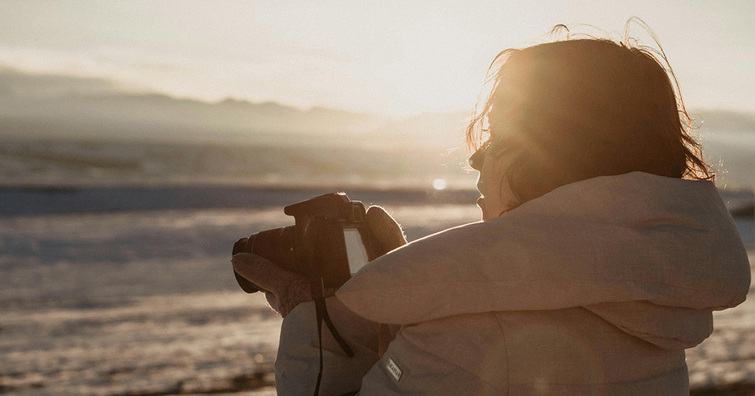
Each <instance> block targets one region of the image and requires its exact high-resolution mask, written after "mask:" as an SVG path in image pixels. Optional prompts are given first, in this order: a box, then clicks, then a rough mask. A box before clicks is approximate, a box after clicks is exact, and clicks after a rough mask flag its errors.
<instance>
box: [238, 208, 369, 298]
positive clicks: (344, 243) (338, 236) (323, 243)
mask: <svg viewBox="0 0 755 396" xmlns="http://www.w3.org/2000/svg"><path fill="white" fill-rule="evenodd" d="M283 212H284V213H286V214H287V215H289V216H293V217H294V224H295V225H293V226H288V227H280V228H275V229H272V230H266V231H261V232H258V233H256V234H253V235H251V236H250V237H249V238H241V239H239V240H238V241H237V242H236V243H235V244H234V245H233V254H236V253H242V252H246V253H254V254H256V255H258V256H262V257H264V258H266V259H268V260H270V261H271V262H272V263H274V264H275V265H277V266H279V267H281V268H283V269H285V270H287V271H291V272H295V273H299V274H302V275H304V276H306V277H308V278H310V279H312V280H314V281H316V280H318V279H320V278H321V279H322V286H323V290H328V289H337V288H338V287H340V286H341V285H343V284H344V283H345V282H346V281H347V280H349V278H351V275H352V274H354V273H356V272H357V271H359V269H360V268H362V266H364V265H365V264H367V262H369V261H370V260H372V259H373V258H375V257H377V256H378V255H379V254H378V251H377V250H378V247H377V244H376V243H375V242H374V238H373V236H372V233H371V231H370V229H369V227H368V226H367V223H366V222H365V209H364V205H363V204H362V203H361V202H359V201H351V200H349V197H347V196H346V194H344V193H331V194H325V195H321V196H319V197H315V198H312V199H309V200H306V201H302V202H298V203H295V204H293V205H289V206H286V207H285V208H284V209H283ZM234 274H235V275H236V281H237V282H238V283H239V286H241V288H242V289H243V290H244V291H245V292H247V293H254V292H257V291H260V290H262V289H260V287H258V286H257V285H255V284H254V283H252V282H250V281H249V280H247V279H246V278H244V277H242V276H241V275H239V274H238V273H237V272H236V271H234ZM262 291H264V290H262Z"/></svg>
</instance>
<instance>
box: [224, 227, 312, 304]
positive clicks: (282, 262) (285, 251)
mask: <svg viewBox="0 0 755 396" xmlns="http://www.w3.org/2000/svg"><path fill="white" fill-rule="evenodd" d="M294 246H295V233H294V226H288V227H280V228H275V229H272V230H265V231H260V232H258V233H256V234H252V235H251V236H250V237H249V238H241V239H239V240H238V241H236V243H235V244H234V245H233V254H237V253H254V254H256V255H258V256H260V257H264V258H266V259H268V260H270V261H271V262H272V263H273V264H275V265H277V266H279V267H281V268H283V269H285V270H287V271H291V272H297V271H298V268H297V265H296V264H297V263H296V254H295V252H294ZM234 274H235V275H236V281H237V282H238V283H239V286H241V289H243V290H244V291H245V292H247V293H254V292H258V291H260V290H261V289H260V288H259V287H258V286H257V285H255V284H254V283H252V282H250V281H249V280H247V279H246V278H244V277H242V276H241V275H239V274H238V273H237V272H236V271H234Z"/></svg>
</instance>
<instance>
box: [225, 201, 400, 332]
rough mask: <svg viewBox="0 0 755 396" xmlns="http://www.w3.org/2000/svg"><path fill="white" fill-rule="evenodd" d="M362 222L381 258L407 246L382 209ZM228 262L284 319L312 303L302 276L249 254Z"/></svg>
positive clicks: (374, 208) (374, 209)
mask: <svg viewBox="0 0 755 396" xmlns="http://www.w3.org/2000/svg"><path fill="white" fill-rule="evenodd" d="M365 221H366V222H367V226H368V227H369V228H370V230H371V231H372V235H373V236H374V237H375V239H376V241H377V244H378V247H379V249H378V253H379V255H380V256H382V255H383V254H385V253H387V252H389V251H391V250H393V249H395V248H397V247H399V246H402V245H404V244H406V238H405V237H404V234H403V232H402V231H401V226H399V224H398V223H397V222H396V220H394V219H393V217H391V215H390V214H388V212H386V211H385V209H383V208H381V207H379V206H371V207H370V208H369V209H368V210H367V213H366V215H365ZM231 263H233V269H234V270H235V271H236V272H237V273H238V274H239V275H241V276H242V277H244V278H246V279H247V280H249V281H250V282H252V283H254V284H255V285H257V286H258V287H259V288H260V289H262V290H263V291H264V292H265V298H266V299H267V303H268V305H270V308H272V309H273V310H274V311H275V312H278V313H279V314H280V315H281V316H282V317H284V318H285V317H286V315H288V313H289V312H291V310H293V309H294V308H295V307H296V306H297V305H299V304H300V303H303V302H307V301H311V300H312V289H311V285H310V281H309V279H308V278H307V277H305V276H304V275H300V274H297V273H294V272H289V271H286V270H284V269H282V268H281V267H279V266H277V265H275V264H273V263H272V262H270V260H268V259H266V258H264V257H261V256H258V255H256V254H252V253H237V254H235V255H234V256H233V258H232V259H231ZM329 296H330V295H326V296H325V297H329Z"/></svg>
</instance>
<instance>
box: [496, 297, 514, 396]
mask: <svg viewBox="0 0 755 396" xmlns="http://www.w3.org/2000/svg"><path fill="white" fill-rule="evenodd" d="M494 315H495V322H496V323H497V324H498V328H499V329H500V330H501V338H502V339H503V352H504V354H505V357H506V394H507V395H508V394H510V393H511V389H510V388H511V375H510V367H511V362H509V344H508V342H506V332H505V331H504V330H503V324H501V319H500V318H499V317H498V312H496V313H495V314H494Z"/></svg>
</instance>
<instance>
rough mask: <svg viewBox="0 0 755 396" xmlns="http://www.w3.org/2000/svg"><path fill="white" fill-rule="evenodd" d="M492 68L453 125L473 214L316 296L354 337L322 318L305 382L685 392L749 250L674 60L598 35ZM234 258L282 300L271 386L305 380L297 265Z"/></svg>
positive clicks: (388, 234) (305, 319)
mask: <svg viewBox="0 0 755 396" xmlns="http://www.w3.org/2000/svg"><path fill="white" fill-rule="evenodd" d="M661 54H662V53H661ZM661 56H662V55H661ZM661 59H664V60H665V58H663V57H661ZM490 70H491V74H490V75H491V81H492V84H493V86H492V89H491V91H490V92H491V93H490V95H489V96H488V97H487V98H486V100H485V101H484V102H483V103H482V105H481V106H480V107H479V111H478V112H477V113H476V114H475V116H474V117H473V119H472V121H471V123H470V125H469V127H468V129H467V141H468V143H470V145H472V146H474V147H475V148H476V149H477V151H476V152H475V153H474V154H473V155H472V157H471V158H470V163H471V165H472V167H473V168H475V169H477V170H478V171H480V177H479V183H478V189H479V190H480V193H481V194H482V197H481V199H480V200H479V201H478V204H479V205H480V207H481V209H482V214H483V216H482V217H483V221H482V222H478V223H473V224H467V225H464V226H461V227H457V228H453V229H450V230H446V231H444V232H441V233H438V234H435V235H431V236H429V237H426V238H423V239H420V240H418V241H415V242H412V243H410V244H407V245H405V246H403V247H401V248H399V249H396V250H393V251H391V252H390V253H388V254H386V255H384V256H382V257H380V258H378V259H376V260H374V261H373V262H372V263H370V264H369V265H367V266H366V267H365V268H364V269H363V270H362V271H360V272H359V273H358V274H357V275H355V276H354V277H353V278H352V279H351V280H350V281H349V282H347V283H346V284H345V285H344V286H343V287H342V288H341V289H340V290H339V291H338V292H337V293H336V297H333V298H330V299H328V304H329V309H330V311H331V316H332V317H333V321H334V322H335V323H336V327H337V328H338V329H339V331H340V332H341V333H342V334H343V335H344V337H345V338H346V339H347V342H348V343H350V345H351V346H352V347H353V349H354V352H355V353H356V355H357V356H356V357H355V358H348V357H346V356H345V355H344V354H343V352H341V350H340V347H338V345H337V344H336V343H335V342H334V341H333V339H332V338H331V337H330V335H329V334H328V333H327V332H324V349H325V356H324V358H325V364H324V367H323V380H322V384H321V387H320V392H321V393H322V394H343V393H348V392H352V394H353V393H354V392H356V391H358V392H359V394H360V395H387V394H401V395H404V394H491V395H493V394H495V395H498V394H500V395H505V394H512V395H513V394H522V395H530V394H537V395H540V394H606V395H637V394H657V395H683V394H688V393H689V389H688V388H689V385H688V374H687V367H686V363H685V355H684V349H685V348H690V347H693V346H695V345H697V344H699V343H700V342H702V341H703V340H704V339H705V338H706V337H708V335H710V333H711V331H712V328H713V326H712V311H713V310H720V309H726V308H729V307H733V306H736V305H738V304H739V303H741V302H742V301H744V299H745V296H746V294H747V291H748V289H749V284H750V267H749V263H748V259H747V255H746V252H745V250H744V248H743V246H742V242H741V239H740V237H739V234H738V232H737V229H736V227H735V226H734V224H733V221H732V219H731V217H730V216H729V214H728V212H727V211H726V208H725V207H724V205H723V203H722V201H721V199H720V197H719V195H718V193H717V191H716V189H715V187H714V185H713V183H712V182H711V181H710V180H709V179H712V175H711V174H710V173H709V171H708V169H707V167H706V165H705V163H704V162H703V161H702V159H701V153H700V149H699V146H698V145H697V143H696V142H695V140H694V139H693V138H692V137H691V135H690V133H689V125H688V117H687V114H686V112H685V109H684V106H683V103H682V101H681V97H680V96H679V93H678V90H675V84H673V83H672V82H674V83H675V79H674V78H673V74H672V73H671V72H670V71H669V72H667V71H666V70H665V69H664V67H663V66H662V64H661V63H660V62H659V60H658V58H657V57H656V56H654V55H653V53H651V52H650V51H648V50H645V49H642V48H637V47H632V46H629V45H628V44H626V43H624V42H619V43H616V42H612V41H608V40H600V39H580V40H566V41H557V42H552V43H547V44H542V45H536V46H532V47H528V48H524V49H520V50H508V51H504V52H503V53H501V54H500V55H499V56H498V57H497V58H496V60H495V61H494V63H493V65H492V66H491V69H490ZM370 212H371V215H370V218H371V220H370V221H371V224H372V227H373V229H374V230H375V232H376V234H378V235H380V236H381V237H382V238H383V239H393V240H394V242H393V243H394V245H398V244H400V241H399V242H398V243H397V242H395V241H396V239H397V236H400V230H399V231H397V230H396V229H395V228H394V229H391V225H392V224H393V223H392V222H391V221H390V220H391V219H390V217H389V216H387V215H386V214H385V213H384V212H381V211H380V210H379V209H373V210H371V211H370ZM233 262H234V268H235V269H236V270H237V271H238V272H239V273H241V274H242V275H244V276H246V277H248V278H250V279H251V280H253V281H254V282H255V283H257V284H260V285H261V286H263V287H265V288H266V289H267V290H272V291H273V292H274V294H275V295H276V296H274V297H273V296H271V297H272V298H273V300H271V301H272V302H273V304H274V305H275V306H276V307H277V308H278V309H279V310H280V312H282V313H283V314H287V313H288V312H289V311H291V314H290V315H288V316H286V319H285V320H284V323H283V329H282V332H281V343H280V349H279V355H278V362H277V363H276V381H277V387H278V390H279V393H281V394H306V393H311V392H313V391H314V388H315V382H316V380H317V375H316V373H317V368H318V363H319V355H318V351H317V346H318V344H317V331H316V329H315V328H314V324H315V320H314V313H313V308H312V303H311V302H308V303H302V304H299V302H301V301H306V300H308V299H310V298H309V296H308V295H307V293H306V292H300V291H296V290H303V289H304V288H302V287H293V286H291V285H296V284H301V282H303V281H302V280H301V279H300V278H298V276H297V275H293V274H286V273H282V272H281V271H280V270H278V269H277V268H276V267H275V266H273V265H271V264H270V263H268V262H266V261H265V260H264V259H261V258H259V257H256V256H252V255H237V256H235V257H234V261H233ZM263 278H264V279H263ZM276 304H279V305H276ZM297 304H298V306H297V307H296V308H295V309H293V310H292V308H293V307H294V306H296V305H297ZM379 323H380V324H387V325H390V326H382V327H381V326H379V325H378V324H379ZM380 329H382V331H381V330H380ZM386 329H387V330H386ZM381 340H382V341H384V342H383V344H387V350H385V351H382V350H381V347H380V346H381V345H380V344H381Z"/></svg>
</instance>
